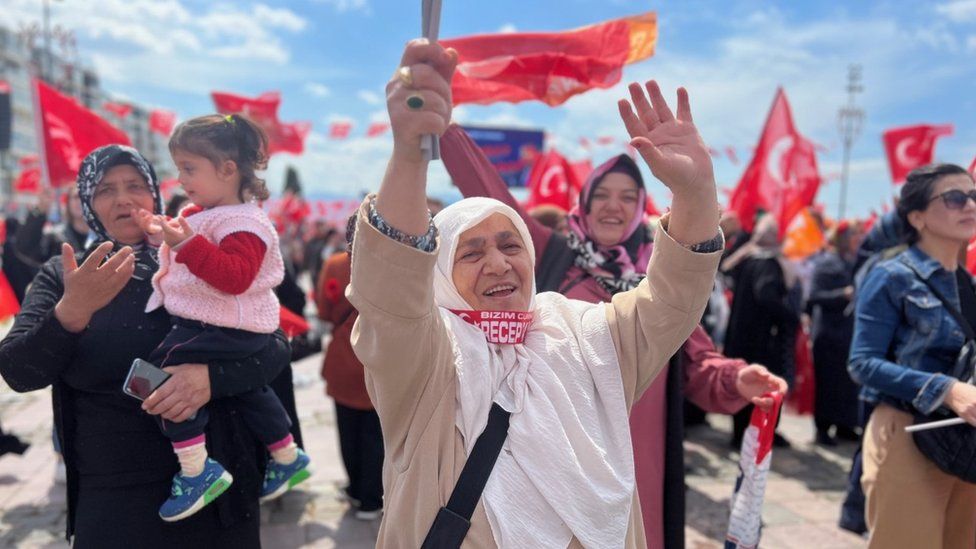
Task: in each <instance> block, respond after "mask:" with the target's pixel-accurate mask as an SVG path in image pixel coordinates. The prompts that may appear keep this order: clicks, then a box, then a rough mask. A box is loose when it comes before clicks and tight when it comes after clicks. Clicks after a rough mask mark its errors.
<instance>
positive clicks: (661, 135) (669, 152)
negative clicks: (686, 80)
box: [617, 80, 715, 194]
mask: <svg viewBox="0 0 976 549" xmlns="http://www.w3.org/2000/svg"><path fill="white" fill-rule="evenodd" d="M646 87H647V95H645V94H644V90H643V89H641V86H640V85H639V84H637V83H632V84H631V85H630V86H629V87H628V89H629V90H630V98H631V101H633V105H631V103H630V102H629V101H627V100H626V99H621V100H620V101H618V103H617V106H618V108H619V109H620V117H621V118H622V119H623V121H624V125H625V126H626V127H627V133H629V134H630V137H631V141H630V144H631V145H632V146H633V147H634V148H636V149H637V151H638V152H640V154H641V157H643V158H644V161H645V162H647V165H648V166H650V168H651V173H653V174H654V177H656V178H658V179H660V180H661V181H662V182H663V183H664V184H665V185H667V186H668V188H669V189H671V191H672V192H673V193H676V194H677V193H678V192H681V191H682V190H684V189H694V190H698V189H701V188H708V187H714V185H715V181H714V174H713V171H712V159H711V156H710V155H709V154H708V147H706V146H705V142H704V141H702V138H701V136H700V135H699V134H698V128H696V127H695V123H694V121H693V120H692V118H691V105H690V103H689V100H688V91H687V90H685V89H684V88H678V110H677V116H675V114H674V113H672V112H671V108H670V107H668V104H667V102H666V101H665V100H664V96H663V95H661V88H660V87H659V86H658V84H657V82H655V81H654V80H651V81H649V82H647V84H646ZM648 96H649V97H650V100H648ZM635 109H636V112H635Z"/></svg>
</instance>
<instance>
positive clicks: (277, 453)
mask: <svg viewBox="0 0 976 549" xmlns="http://www.w3.org/2000/svg"><path fill="white" fill-rule="evenodd" d="M271 459H273V460H275V462H277V463H280V464H282V465H288V464H290V463H294V461H295V460H296V459H298V445H297V444H295V442H294V441H292V442H291V443H289V444H287V445H285V446H282V447H281V448H278V449H277V450H272V451H271Z"/></svg>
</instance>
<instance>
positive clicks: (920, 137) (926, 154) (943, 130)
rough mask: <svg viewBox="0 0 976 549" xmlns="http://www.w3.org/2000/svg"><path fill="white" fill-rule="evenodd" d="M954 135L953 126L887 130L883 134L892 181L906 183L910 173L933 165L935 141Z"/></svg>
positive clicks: (925, 125)
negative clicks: (927, 165)
mask: <svg viewBox="0 0 976 549" xmlns="http://www.w3.org/2000/svg"><path fill="white" fill-rule="evenodd" d="M944 135H952V124H940V125H932V124H919V125H917V126H904V127H901V128H892V129H890V130H885V132H884V133H883V134H882V137H881V138H882V141H884V146H885V152H886V153H887V155H888V167H889V168H891V180H892V182H894V183H895V184H896V185H898V184H901V183H904V182H905V176H907V175H908V172H910V171H912V170H914V169H915V168H918V167H920V166H924V165H926V164H931V163H932V158H933V157H934V156H935V141H936V140H937V139H938V138H940V137H942V136H944Z"/></svg>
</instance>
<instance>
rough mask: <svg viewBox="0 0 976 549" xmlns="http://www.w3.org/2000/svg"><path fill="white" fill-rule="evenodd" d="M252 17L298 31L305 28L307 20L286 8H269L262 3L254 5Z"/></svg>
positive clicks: (275, 25)
mask: <svg viewBox="0 0 976 549" xmlns="http://www.w3.org/2000/svg"><path fill="white" fill-rule="evenodd" d="M254 17H256V18H258V19H261V20H263V21H264V22H266V23H267V24H268V25H270V26H272V27H278V28H281V29H285V30H289V31H292V32H299V31H303V30H305V27H306V26H307V25H308V22H307V21H305V19H303V18H302V17H300V16H299V15H298V14H296V13H295V12H293V11H291V10H289V9H286V8H278V9H276V8H271V7H268V6H265V5H264V4H258V5H257V6H254Z"/></svg>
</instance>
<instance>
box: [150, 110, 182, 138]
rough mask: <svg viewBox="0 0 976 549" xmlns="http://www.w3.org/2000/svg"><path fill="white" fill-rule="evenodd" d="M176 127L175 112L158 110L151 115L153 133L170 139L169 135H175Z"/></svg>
mask: <svg viewBox="0 0 976 549" xmlns="http://www.w3.org/2000/svg"><path fill="white" fill-rule="evenodd" d="M174 126H176V113H175V112H171V111H167V110H164V109H156V110H154V111H152V112H151V113H149V129H150V130H151V131H154V132H156V133H158V134H159V135H162V136H163V137H169V134H171V133H173V127H174Z"/></svg>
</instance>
